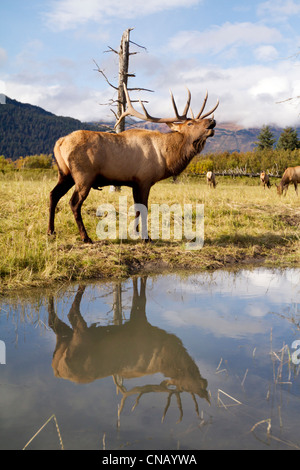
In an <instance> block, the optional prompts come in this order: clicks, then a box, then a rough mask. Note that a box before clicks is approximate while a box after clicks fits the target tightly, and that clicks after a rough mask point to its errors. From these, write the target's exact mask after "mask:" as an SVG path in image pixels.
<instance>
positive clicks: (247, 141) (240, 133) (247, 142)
mask: <svg viewBox="0 0 300 470" xmlns="http://www.w3.org/2000/svg"><path fill="white" fill-rule="evenodd" d="M269 127H270V131H271V132H272V134H273V136H274V138H275V139H276V142H277V140H278V139H279V137H280V134H281V133H282V131H283V129H282V128H280V127H272V126H269ZM296 130H297V132H298V133H299V131H300V129H296ZM260 132H261V129H260V128H250V129H243V128H241V127H238V126H237V125H236V124H233V123H220V124H218V123H217V126H216V128H215V135H214V137H213V138H212V139H208V140H207V142H206V145H205V148H204V153H216V152H224V151H228V152H234V151H237V152H250V151H252V150H254V148H255V142H256V141H257V139H258V136H259V134H260Z"/></svg>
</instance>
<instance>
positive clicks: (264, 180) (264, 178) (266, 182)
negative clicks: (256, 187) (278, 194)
mask: <svg viewBox="0 0 300 470" xmlns="http://www.w3.org/2000/svg"><path fill="white" fill-rule="evenodd" d="M260 184H261V185H262V186H263V187H264V189H266V186H267V187H268V188H270V187H271V182H270V177H269V175H267V173H265V172H264V171H262V172H261V174H260Z"/></svg>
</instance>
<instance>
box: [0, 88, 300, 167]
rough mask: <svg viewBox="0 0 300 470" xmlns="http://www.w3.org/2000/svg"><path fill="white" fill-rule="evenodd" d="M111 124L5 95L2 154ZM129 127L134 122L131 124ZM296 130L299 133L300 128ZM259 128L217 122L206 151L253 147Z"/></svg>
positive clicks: (48, 147)
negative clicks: (84, 119)
mask: <svg viewBox="0 0 300 470" xmlns="http://www.w3.org/2000/svg"><path fill="white" fill-rule="evenodd" d="M112 127H113V124H112V123H101V122H98V123H97V122H93V123H87V122H81V121H79V120H78V119H74V118H71V117H63V116H56V115H55V114H53V113H50V112H49V111H45V110H44V109H43V108H40V107H39V106H33V105H31V104H25V103H20V102H19V101H16V100H13V99H10V98H8V97H6V104H0V155H4V156H5V157H6V158H11V159H12V160H16V159H18V158H19V157H20V156H23V157H25V156H27V155H39V154H41V153H43V154H50V153H53V147H54V144H55V142H56V140H57V139H59V137H62V136H64V135H67V134H69V133H70V132H72V131H75V130H78V129H86V130H96V131H104V132H105V131H107V130H111V129H112ZM127 127H132V126H130V125H129V124H128V126H127ZM134 127H137V128H144V129H159V130H161V131H162V132H169V127H168V126H167V125H166V124H153V123H149V122H136V123H135V124H134ZM270 130H271V132H272V133H273V135H274V137H275V138H276V141H277V140H278V138H279V136H280V134H281V133H282V131H283V129H282V128H279V127H272V126H270ZM296 130H297V132H298V134H300V128H298V129H296ZM260 132H261V129H260V128H252V129H244V128H242V127H241V126H238V125H237V124H235V123H220V124H219V123H217V126H216V129H215V135H214V137H213V138H212V139H208V141H207V143H206V146H205V148H204V151H203V154H208V153H217V152H224V151H228V152H233V151H238V152H247V151H251V150H253V149H254V147H255V142H256V141H257V138H258V135H259V134H260Z"/></svg>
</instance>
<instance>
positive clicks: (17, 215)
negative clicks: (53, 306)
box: [0, 173, 300, 290]
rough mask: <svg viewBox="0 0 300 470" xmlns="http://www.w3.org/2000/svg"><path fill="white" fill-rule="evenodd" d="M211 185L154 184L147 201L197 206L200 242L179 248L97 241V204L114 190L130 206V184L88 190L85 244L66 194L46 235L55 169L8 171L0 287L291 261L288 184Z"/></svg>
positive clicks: (295, 246) (0, 183)
mask: <svg viewBox="0 0 300 470" xmlns="http://www.w3.org/2000/svg"><path fill="white" fill-rule="evenodd" d="M218 181H219V184H218V186H217V188H216V189H215V190H213V189H209V188H208V187H207V186H206V183H205V181H204V179H203V178H202V179H201V178H200V179H188V178H185V177H182V178H181V179H180V180H179V182H178V183H176V184H174V183H172V182H170V181H166V182H161V183H159V184H157V185H155V186H154V187H153V188H152V190H151V194H150V199H149V207H150V208H151V204H154V203H158V204H163V203H166V204H168V205H170V206H171V205H172V204H174V203H176V204H180V205H181V206H182V207H183V205H184V204H192V205H193V208H194V207H196V203H198V204H204V214H205V224H204V230H205V234H204V246H203V248H202V249H201V250H197V251H187V250H186V248H185V240H174V239H173V238H172V237H171V239H170V240H162V239H161V238H160V239H158V240H154V241H153V243H144V242H142V241H140V240H137V241H134V240H123V241H122V240H97V236H96V227H97V224H98V222H99V218H97V217H96V209H97V207H98V206H99V205H100V204H102V203H110V204H114V206H115V207H116V208H117V209H118V204H119V196H120V195H121V196H127V198H128V207H129V206H130V205H131V204H133V200H132V195H131V190H130V189H129V188H123V189H122V192H121V193H110V192H109V188H104V189H103V191H102V192H100V193H99V192H98V191H94V190H92V191H91V193H90V195H89V197H88V199H87V200H86V201H85V203H84V206H83V210H82V214H83V219H84V222H85V224H86V227H87V230H88V233H89V235H90V236H91V238H93V239H94V241H95V243H94V244H93V245H84V244H82V242H81V241H80V239H79V234H78V230H77V226H76V225H75V221H74V218H73V215H72V213H71V211H70V208H69V204H68V200H69V198H70V195H71V191H70V193H68V194H67V195H66V196H65V197H64V198H63V199H62V200H61V201H60V203H59V205H58V211H57V215H56V232H57V236H56V238H52V237H50V238H49V237H48V236H47V234H46V230H47V219H48V198H49V192H50V190H51V189H52V187H53V186H54V185H55V183H56V175H53V173H49V174H47V173H44V174H39V175H38V176H35V175H34V174H30V173H29V174H26V175H22V174H14V175H10V176H9V177H8V176H5V175H4V176H2V177H1V180H0V188H1V189H0V191H1V209H0V220H1V226H0V234H1V241H0V244H1V251H0V276H1V288H2V290H5V289H11V288H16V287H17V288H18V287H23V286H34V285H46V284H49V283H52V282H61V281H63V282H66V281H68V280H75V279H91V278H96V279H106V278H112V277H115V278H117V277H125V276H128V275H130V274H132V273H138V272H142V271H147V272H151V271H161V270H166V271H167V270H179V269H188V270H199V269H201V270H205V269H217V268H222V267H227V266H233V267H235V266H238V267H240V265H241V263H243V264H246V263H248V264H250V263H253V262H255V263H265V264H267V265H272V266H274V265H276V266H292V265H293V266H296V265H297V266H299V263H300V256H299V255H300V249H299V248H300V237H299V224H300V217H299V215H300V208H299V198H297V196H296V195H295V191H294V189H293V188H292V187H291V188H290V189H289V191H288V193H287V196H286V197H285V198H279V197H278V196H277V194H276V190H275V187H274V186H273V187H272V188H271V189H270V190H268V189H267V190H264V189H263V188H261V187H260V186H259V184H258V181H255V180H254V179H236V180H233V179H228V178H227V179H225V178H224V179H222V178H218Z"/></svg>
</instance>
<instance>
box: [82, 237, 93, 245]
mask: <svg viewBox="0 0 300 470" xmlns="http://www.w3.org/2000/svg"><path fill="white" fill-rule="evenodd" d="M83 241H84V243H90V244H93V240H91V239H90V237H86V238H84V239H83Z"/></svg>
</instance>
